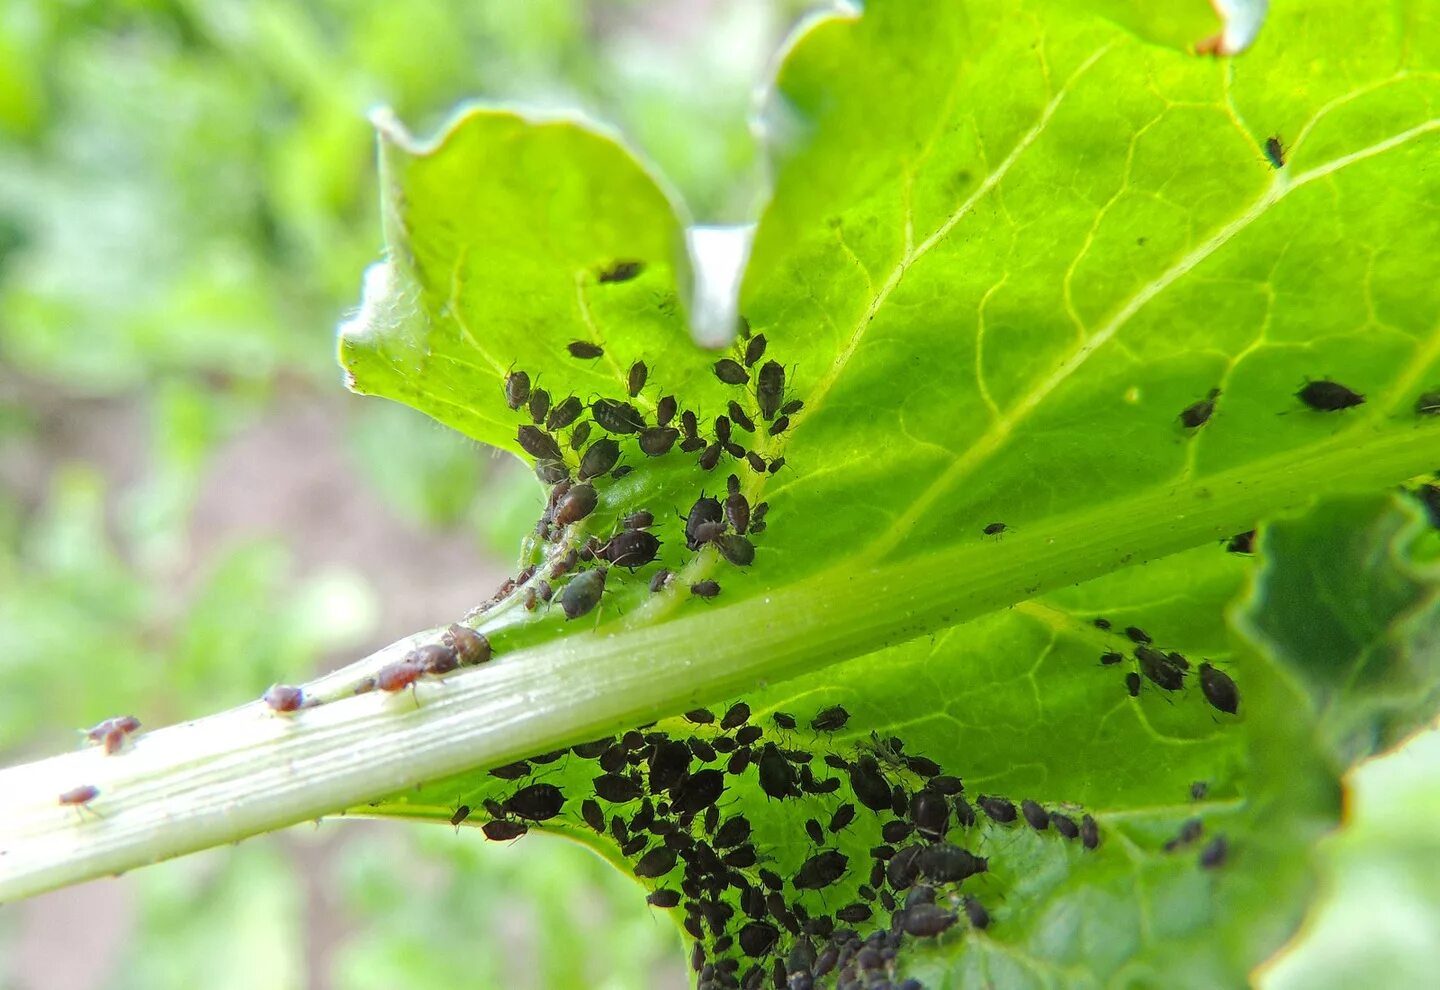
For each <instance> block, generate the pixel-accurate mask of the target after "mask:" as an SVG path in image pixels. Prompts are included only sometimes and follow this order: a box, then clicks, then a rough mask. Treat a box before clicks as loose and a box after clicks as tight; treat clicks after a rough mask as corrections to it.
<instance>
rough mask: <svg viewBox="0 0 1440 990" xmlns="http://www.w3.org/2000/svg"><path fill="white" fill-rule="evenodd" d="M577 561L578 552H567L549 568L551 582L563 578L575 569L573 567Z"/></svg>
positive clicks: (578, 558) (578, 559) (578, 557)
mask: <svg viewBox="0 0 1440 990" xmlns="http://www.w3.org/2000/svg"><path fill="white" fill-rule="evenodd" d="M579 561H580V552H579V551H578V550H573V549H572V550H567V551H566V552H565V555H564V556H563V557H561V558H560V559H559V560H557V561H555V563H554V564H552V565H551V566H550V578H551V579H552V580H558V579H560V578H562V577H564V576H565V575H566V574H569V573H570V572H571V571H573V570H574V569H575V565H576V564H577V563H579Z"/></svg>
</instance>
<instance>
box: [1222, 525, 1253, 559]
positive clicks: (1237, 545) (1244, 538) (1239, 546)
mask: <svg viewBox="0 0 1440 990" xmlns="http://www.w3.org/2000/svg"><path fill="white" fill-rule="evenodd" d="M1225 549H1226V551H1228V552H1229V553H1245V554H1249V553H1254V552H1255V530H1253V529H1251V530H1247V531H1246V532H1244V533H1236V534H1235V535H1234V536H1232V537H1230V542H1228V543H1226V544H1225Z"/></svg>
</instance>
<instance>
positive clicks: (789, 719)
mask: <svg viewBox="0 0 1440 990" xmlns="http://www.w3.org/2000/svg"><path fill="white" fill-rule="evenodd" d="M770 720H771V721H772V722H774V723H775V726H776V728H780V729H793V728H795V716H794V715H791V714H790V713H789V712H773V713H772V714H771V715H770Z"/></svg>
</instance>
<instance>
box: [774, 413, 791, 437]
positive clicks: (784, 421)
mask: <svg viewBox="0 0 1440 990" xmlns="http://www.w3.org/2000/svg"><path fill="white" fill-rule="evenodd" d="M789 428H790V417H789V416H781V417H780V418H779V419H777V420H775V422H773V423H771V424H770V435H771V436H772V437H775V436H779V435H780V434H782V433H784V432H785V431H786V430H788V429H789Z"/></svg>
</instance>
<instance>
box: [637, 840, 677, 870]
mask: <svg viewBox="0 0 1440 990" xmlns="http://www.w3.org/2000/svg"><path fill="white" fill-rule="evenodd" d="M640 842H641V843H642V846H643V843H644V842H645V839H644V838H643V837H642V838H641V839H640ZM633 869H634V871H635V875H636V876H637V877H646V878H653V877H663V876H664V875H665V874H667V873H669V872H670V871H671V870H673V869H675V850H674V849H671V848H670V847H669V846H666V845H659V846H656V847H655V848H654V849H651V850H650V851H649V852H647V853H646V854H645V855H644V856H641V857H640V859H639V860H637V861H636V863H635V866H634V867H633Z"/></svg>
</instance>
